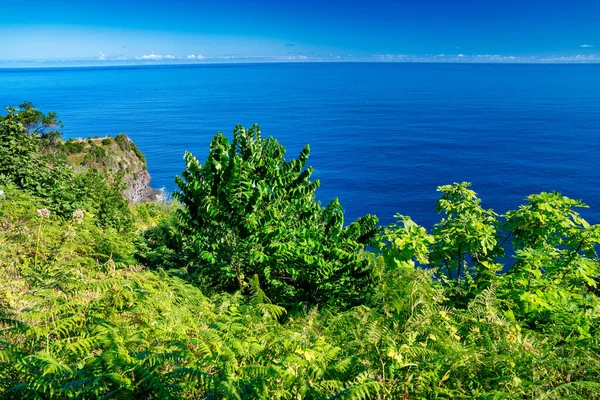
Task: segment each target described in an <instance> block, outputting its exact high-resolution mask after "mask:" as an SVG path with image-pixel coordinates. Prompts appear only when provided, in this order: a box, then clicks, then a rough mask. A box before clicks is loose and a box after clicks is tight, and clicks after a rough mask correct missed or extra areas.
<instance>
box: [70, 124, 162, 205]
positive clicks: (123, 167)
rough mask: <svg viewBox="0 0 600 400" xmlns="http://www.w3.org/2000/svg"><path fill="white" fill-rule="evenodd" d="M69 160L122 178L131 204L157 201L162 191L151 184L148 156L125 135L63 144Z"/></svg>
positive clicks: (116, 177) (125, 194)
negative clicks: (147, 162) (147, 163)
mask: <svg viewBox="0 0 600 400" xmlns="http://www.w3.org/2000/svg"><path fill="white" fill-rule="evenodd" d="M64 146H65V148H66V149H67V151H68V160H69V162H70V163H71V164H72V165H73V166H74V167H83V168H86V167H87V168H90V167H91V168H96V169H97V170H99V171H103V172H107V173H108V174H109V175H110V176H112V177H113V179H115V181H116V180H117V179H119V178H122V182H123V184H124V190H123V195H124V196H125V198H126V199H127V200H129V201H130V202H131V203H138V202H142V201H156V200H161V199H162V198H163V192H162V190H158V189H153V188H152V187H150V174H149V173H148V170H147V168H146V158H145V157H144V155H143V154H142V152H140V151H139V149H138V148H137V146H136V145H135V143H133V141H132V140H131V139H129V138H128V137H127V136H126V135H124V134H119V135H117V136H116V137H114V138H111V137H106V138H94V139H87V140H72V139H70V140H69V141H67V142H65V143H64Z"/></svg>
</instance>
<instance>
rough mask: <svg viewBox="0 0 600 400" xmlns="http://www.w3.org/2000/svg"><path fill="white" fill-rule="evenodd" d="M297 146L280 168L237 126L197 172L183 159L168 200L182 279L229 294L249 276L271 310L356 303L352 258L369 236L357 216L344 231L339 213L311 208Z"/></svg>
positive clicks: (358, 288) (273, 148) (361, 283)
mask: <svg viewBox="0 0 600 400" xmlns="http://www.w3.org/2000/svg"><path fill="white" fill-rule="evenodd" d="M309 153H310V150H309V147H308V146H306V147H305V148H304V149H303V150H302V151H301V152H300V155H299V157H298V158H297V159H292V160H290V161H286V160H285V157H284V156H285V149H284V147H283V146H282V145H280V144H279V143H278V142H277V141H276V140H275V139H273V138H268V139H263V138H262V137H261V135H260V130H259V128H258V126H253V127H252V128H250V129H249V130H246V129H244V128H243V127H241V126H237V127H236V128H235V130H234V132H233V141H232V142H231V143H230V142H229V140H228V139H227V138H226V137H225V136H223V134H221V133H219V134H217V136H215V138H214V139H213V140H212V143H211V145H210V152H209V155H208V158H207V160H206V162H205V163H204V165H202V164H200V163H199V162H198V160H197V159H196V158H194V157H193V156H192V155H191V154H190V153H186V154H185V160H186V169H185V170H184V171H183V173H182V177H177V178H176V182H177V186H178V187H179V192H177V193H175V197H176V199H178V200H179V201H180V202H181V204H182V205H183V206H184V207H183V209H182V210H180V211H179V220H180V228H181V231H182V232H183V236H184V238H185V243H186V245H185V248H186V254H187V257H188V260H189V272H190V273H191V274H192V275H193V276H194V277H195V278H196V279H198V280H204V284H206V285H207V286H212V287H215V288H218V289H225V290H229V291H233V290H239V289H242V288H243V287H245V285H246V284H247V282H248V280H249V279H250V278H251V277H252V276H254V275H257V276H258V277H259V279H260V281H261V283H262V285H263V286H264V287H263V289H264V291H265V292H266V293H267V295H268V296H269V297H270V298H272V299H273V300H274V301H276V302H283V303H291V302H292V301H294V302H296V305H298V303H311V304H315V303H318V304H323V303H335V304H336V305H341V306H346V305H349V304H356V303H360V302H361V301H362V298H363V296H364V295H365V293H366V288H367V286H368V285H369V281H370V273H369V270H368V266H367V262H366V260H365V259H364V258H363V257H362V255H361V252H362V251H363V250H364V248H365V246H366V245H368V244H369V242H370V240H371V238H372V237H373V236H374V234H375V231H376V230H375V224H376V222H377V219H376V218H375V217H374V216H366V217H364V218H360V219H359V220H357V221H355V222H353V223H351V224H349V225H348V226H344V216H343V210H342V207H341V205H340V203H339V201H338V200H337V199H334V200H333V201H331V203H329V205H327V206H326V207H323V206H321V204H320V202H316V201H315V190H316V189H317V187H318V186H319V181H311V180H310V176H311V174H312V171H313V169H312V168H311V167H307V166H306V162H307V160H308V156H309Z"/></svg>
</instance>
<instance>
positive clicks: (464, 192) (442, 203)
mask: <svg viewBox="0 0 600 400" xmlns="http://www.w3.org/2000/svg"><path fill="white" fill-rule="evenodd" d="M470 186H471V184H470V183H468V182H463V183H454V184H453V185H445V186H440V187H439V188H438V191H440V192H442V197H441V198H440V199H439V200H438V203H437V207H436V209H437V211H438V212H439V213H442V215H443V218H442V220H441V221H440V222H439V223H438V224H436V226H435V229H434V230H433V235H434V238H435V243H434V245H433V248H432V256H431V259H432V262H433V264H434V265H435V267H436V269H437V271H438V272H439V274H440V275H441V276H447V277H448V278H449V279H456V282H457V283H460V282H461V278H463V275H464V276H465V277H466V278H469V279H476V280H478V281H479V282H480V284H484V285H487V284H488V283H489V281H490V280H493V279H494V277H495V275H496V272H497V271H498V270H499V269H500V266H499V264H497V263H496V257H497V256H498V255H500V254H502V248H501V247H500V245H499V244H498V239H497V233H496V230H497V227H498V224H499V222H498V219H497V214H496V213H495V212H494V211H492V210H486V209H484V208H483V207H481V200H480V199H479V198H477V194H476V193H475V192H474V191H473V190H471V189H469V188H470Z"/></svg>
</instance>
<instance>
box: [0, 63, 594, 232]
mask: <svg viewBox="0 0 600 400" xmlns="http://www.w3.org/2000/svg"><path fill="white" fill-rule="evenodd" d="M23 100H29V101H32V102H33V103H34V104H36V105H37V106H38V107H40V108H42V109H43V110H44V111H56V112H58V114H59V116H60V118H61V119H62V121H63V122H64V125H65V127H64V133H65V137H67V138H68V137H84V138H85V137H88V136H101V135H107V134H111V135H113V136H114V135H116V134H118V133H121V132H124V133H126V134H128V135H129V136H130V137H131V138H132V139H133V140H134V141H135V142H136V144H137V145H138V147H139V148H140V149H141V150H142V151H143V152H144V153H145V154H146V156H147V159H148V168H149V171H150V173H151V175H152V178H153V181H152V183H153V186H155V187H164V188H166V189H167V190H168V191H173V190H175V184H174V177H175V175H177V174H179V173H180V172H181V170H182V169H183V167H184V162H183V159H182V156H183V153H184V151H185V150H189V151H191V152H192V153H193V154H194V155H196V156H197V157H198V158H199V159H201V160H203V159H204V158H205V156H206V154H207V152H208V145H209V143H210V140H211V138H212V137H213V135H214V134H215V133H216V132H217V131H223V132H224V133H227V134H230V133H231V130H232V129H233V127H234V126H235V125H236V124H238V123H241V124H243V125H245V126H247V127H248V126H250V125H251V124H254V123H258V124H259V125H260V126H261V130H262V133H263V135H264V136H271V135H272V136H274V137H275V138H276V139H278V140H279V141H280V142H281V143H282V144H283V145H284V146H286V147H287V150H288V152H287V155H288V157H295V156H297V155H298V153H299V151H300V150H301V148H302V147H303V145H304V144H307V143H309V144H310V145H311V149H312V152H311V157H310V159H309V163H310V164H311V165H312V166H313V167H314V168H315V174H314V178H318V179H320V180H321V187H320V188H319V190H318V197H319V199H320V200H322V201H324V202H327V201H329V200H330V199H332V198H333V197H339V198H340V201H341V202H342V205H343V206H344V208H345V213H346V221H347V222H349V221H350V220H353V219H355V218H357V217H359V216H361V215H364V214H367V213H371V214H377V215H378V216H379V217H380V219H381V221H382V223H389V222H391V221H392V220H393V215H394V214H395V213H397V212H400V213H402V214H405V215H410V216H412V217H413V219H414V220H415V221H417V222H418V223H421V224H423V225H425V226H428V227H431V226H432V225H433V223H435V221H437V220H438V216H437V215H436V212H435V209H434V208H435V200H436V198H437V196H438V193H437V192H436V187H437V186H439V185H443V184H447V183H452V182H454V181H471V182H473V188H474V189H475V190H476V191H477V192H478V193H479V195H480V197H481V198H482V199H483V205H484V206H485V207H490V208H493V209H494V210H495V211H496V212H498V213H503V212H506V211H507V210H509V209H512V208H516V207H518V205H520V204H522V203H523V201H524V197H525V196H527V195H528V194H531V193H537V192H540V191H550V190H557V191H561V192H563V193H564V194H565V195H568V196H570V197H573V198H577V199H582V200H583V201H584V202H586V203H587V204H589V205H590V206H591V208H590V209H589V210H583V211H582V214H584V216H585V217H586V218H588V219H589V220H590V222H594V223H599V222H600V65H492V64H391V63H390V64H384V63H381V64H360V63H347V64H344V63H341V64H333V63H331V64H326V63H317V64H310V63H306V64H239V65H238V64H235V65H198V66H150V67H148V66H144V67H115V68H62V69H27V70H17V69H14V70H0V105H11V104H12V105H17V104H19V103H20V102H22V101H23Z"/></svg>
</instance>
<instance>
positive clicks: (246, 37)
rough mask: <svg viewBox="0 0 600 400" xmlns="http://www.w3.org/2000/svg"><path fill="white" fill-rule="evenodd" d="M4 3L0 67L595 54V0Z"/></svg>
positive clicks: (599, 34)
mask: <svg viewBox="0 0 600 400" xmlns="http://www.w3.org/2000/svg"><path fill="white" fill-rule="evenodd" d="M0 5H1V13H0V34H1V35H2V40H1V41H0V60H4V61H17V60H49V59H82V60H83V59H99V60H117V59H127V60H148V59H157V60H162V61H164V60H167V59H169V58H171V57H172V58H173V59H187V57H188V56H191V55H193V56H194V58H193V59H194V60H196V59H197V58H200V57H198V55H202V59H210V58H223V57H233V58H235V57H251V56H254V57H275V58H277V57H308V58H309V59H310V58H319V57H325V58H327V57H336V56H340V55H341V56H342V57H344V58H345V59H352V58H356V59H369V58H372V57H379V58H382V59H383V58H385V57H388V58H389V59H391V60H394V59H401V57H405V58H407V59H408V60H410V59H411V57H422V58H424V59H427V58H431V57H434V56H439V57H453V58H456V57H459V56H460V57H466V58H469V59H471V58H472V57H477V56H479V57H484V58H483V59H487V58H485V57H492V56H495V57H502V59H506V60H510V58H509V57H513V59H521V58H530V57H535V58H540V59H552V58H560V57H563V58H566V59H568V58H572V57H584V59H585V58H586V57H589V58H590V59H595V57H598V56H596V53H598V54H600V50H599V48H600V19H599V16H600V1H597V0H596V1H588V0H571V1H563V0H550V1H537V0H521V1H516V0H505V1H487V0H480V1H467V0H454V1H450V0H446V1H441V0H437V1H436V0H422V1H401V0H397V1H392V0H371V1H367V0H363V1H355V0H344V1H342V0H321V1H316V0H304V1H295V2H286V1H274V0H254V1H239V0H221V1H196V2H192V1H180V0H169V1H156V0H144V1H139V0H127V1H125V0H119V1H115V0H104V1H93V0H87V1H51V0H46V1H41V0H29V1H27V2H18V1H14V0H11V1H8V0H0ZM441 54H443V55H444V56H440V55H441ZM190 59H192V58H191V57H190Z"/></svg>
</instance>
